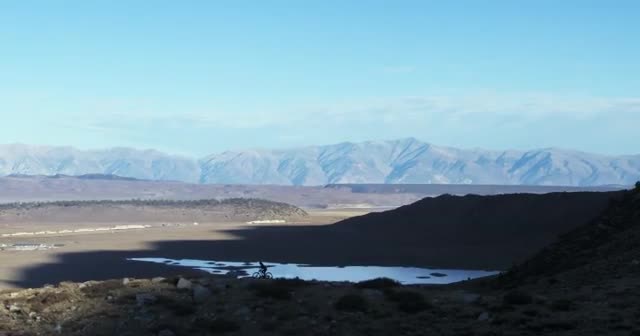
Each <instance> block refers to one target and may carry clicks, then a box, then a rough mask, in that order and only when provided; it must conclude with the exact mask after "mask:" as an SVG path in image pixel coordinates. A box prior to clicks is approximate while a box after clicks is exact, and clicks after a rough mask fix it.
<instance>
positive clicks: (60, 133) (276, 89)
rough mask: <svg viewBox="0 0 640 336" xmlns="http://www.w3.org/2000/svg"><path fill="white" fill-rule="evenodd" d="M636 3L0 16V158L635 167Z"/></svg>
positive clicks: (354, 4) (99, 7) (208, 5)
mask: <svg viewBox="0 0 640 336" xmlns="http://www.w3.org/2000/svg"><path fill="white" fill-rule="evenodd" d="M639 11H640V3H638V2H637V1H616V2H615V5H610V4H609V3H608V2H606V1H535V2H534V1H531V2H515V1H490V2H475V1H451V2H444V1H442V2H436V1H397V2H393V3H390V2H388V1H317V2H299V1H270V2H244V1H241V2H232V3H223V2H217V1H189V3H188V5H185V4H183V3H178V2H172V1H135V2H124V1H121V2H109V1H2V2H0V48H1V52H0V74H1V75H0V114H1V116H2V131H1V132H0V143H4V144H10V143H24V144H32V145H65V146H74V147H77V148H80V149H95V148H111V147H119V146H125V147H133V148H141V149H146V148H152V149H157V150H160V151H164V152H168V153H172V154H182V155H186V156H190V157H197V158H200V157H204V156H206V155H210V154H214V153H220V152H223V151H225V150H243V149H248V148H263V149H281V148H294V147H300V146H308V145H329V144H334V143H340V142H343V141H354V142H361V141H370V140H394V139H402V138H407V137H415V138H417V139H419V140H422V141H425V142H428V143H432V144H435V145H441V146H452V147H459V148H466V149H471V148H484V149H492V150H506V149H517V150H530V149H537V148H547V147H558V148H564V149H575V150H580V151H585V152H594V153H600V154H608V155H620V154H638V153H639V152H640V137H638V136H637V133H638V125H640V93H639V92H640V91H639V90H638V89H639V88H640V65H639V63H638V62H637V60H638V59H640V44H638V43H637V37H638V35H639V34H640V23H639V21H638V20H637V13H638V12H639Z"/></svg>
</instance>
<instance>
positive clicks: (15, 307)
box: [9, 303, 22, 313]
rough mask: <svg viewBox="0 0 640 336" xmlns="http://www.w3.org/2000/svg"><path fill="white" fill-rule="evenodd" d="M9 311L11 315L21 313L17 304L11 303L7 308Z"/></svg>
mask: <svg viewBox="0 0 640 336" xmlns="http://www.w3.org/2000/svg"><path fill="white" fill-rule="evenodd" d="M9 311H10V312H12V313H19V312H21V311H22V309H20V306H18V305H17V304H15V303H13V304H11V305H10V306H9Z"/></svg>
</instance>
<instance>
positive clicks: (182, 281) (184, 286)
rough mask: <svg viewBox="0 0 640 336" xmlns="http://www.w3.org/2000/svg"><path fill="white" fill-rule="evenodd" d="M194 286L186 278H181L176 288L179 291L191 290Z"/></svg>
mask: <svg viewBox="0 0 640 336" xmlns="http://www.w3.org/2000/svg"><path fill="white" fill-rule="evenodd" d="M192 286H193V284H192V283H191V281H189V280H187V279H185V278H180V280H178V283H177V284H176V287H177V288H178V289H191V287H192Z"/></svg>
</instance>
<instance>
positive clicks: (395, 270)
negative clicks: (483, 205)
mask: <svg viewBox="0 0 640 336" xmlns="http://www.w3.org/2000/svg"><path fill="white" fill-rule="evenodd" d="M127 260H131V261H139V262H153V263H160V264H165V265H170V266H175V267H190V268H193V269H198V270H202V271H205V272H208V273H211V274H227V273H229V272H232V274H235V275H237V276H238V277H245V276H250V275H251V274H252V273H253V272H255V271H257V270H258V268H259V267H258V266H259V264H258V263H257V262H228V261H213V260H196V259H166V258H129V259H127ZM264 264H265V265H266V266H267V267H269V272H271V273H272V274H273V276H274V278H296V277H297V278H300V279H303V280H320V281H351V282H358V281H363V280H369V279H374V278H380V277H385V278H390V279H394V280H397V281H400V282H401V283H403V284H407V285H409V284H448V283H452V282H457V281H462V280H467V279H469V278H471V279H474V278H479V277H483V276H488V275H494V274H497V273H499V272H497V271H477V270H449V269H429V268H417V267H385V266H333V267H332V266H312V265H300V264H279V263H272V262H264Z"/></svg>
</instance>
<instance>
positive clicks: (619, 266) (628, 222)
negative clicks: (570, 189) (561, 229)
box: [506, 186, 640, 283]
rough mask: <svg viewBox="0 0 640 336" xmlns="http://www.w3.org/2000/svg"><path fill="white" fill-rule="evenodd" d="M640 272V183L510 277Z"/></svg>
mask: <svg viewBox="0 0 640 336" xmlns="http://www.w3.org/2000/svg"><path fill="white" fill-rule="evenodd" d="M631 274H635V275H636V276H638V275H640V186H637V187H636V188H635V190H632V191H628V192H626V193H625V194H624V196H623V197H620V198H618V199H617V200H615V201H611V202H610V206H609V207H608V208H607V210H606V211H605V212H604V213H603V214H602V215H601V216H599V217H597V218H596V219H594V220H592V221H590V222H589V223H588V224H586V225H582V226H580V227H578V228H576V229H574V230H572V231H570V232H569V233H567V234H564V235H562V236H561V237H560V239H558V240H557V241H556V242H555V243H553V244H552V245H550V246H549V247H547V248H545V249H543V250H542V251H541V252H540V253H538V254H536V255H535V256H534V257H533V258H532V259H530V260H528V261H526V262H524V263H522V264H521V265H518V266H517V267H514V268H513V269H512V270H511V271H510V272H509V273H508V274H507V275H506V278H507V279H508V280H510V281H516V282H524V281H526V282H532V281H534V280H536V279H538V278H540V277H545V276H546V277H560V278H565V279H566V280H568V281H573V282H575V281H580V282H581V283H582V282H599V281H602V280H606V279H609V278H612V277H614V278H621V277H626V276H629V275H631Z"/></svg>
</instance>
